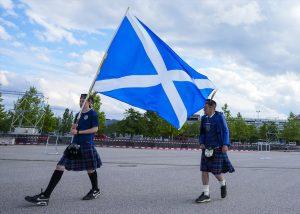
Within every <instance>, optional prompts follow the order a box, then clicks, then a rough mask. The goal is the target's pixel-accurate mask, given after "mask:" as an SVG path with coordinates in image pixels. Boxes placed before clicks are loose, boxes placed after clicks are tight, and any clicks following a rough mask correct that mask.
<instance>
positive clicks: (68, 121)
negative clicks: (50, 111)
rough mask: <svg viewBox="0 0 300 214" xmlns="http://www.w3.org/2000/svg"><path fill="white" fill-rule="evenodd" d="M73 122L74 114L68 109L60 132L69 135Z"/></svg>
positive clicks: (62, 120) (64, 114)
mask: <svg viewBox="0 0 300 214" xmlns="http://www.w3.org/2000/svg"><path fill="white" fill-rule="evenodd" d="M73 122H74V116H73V112H72V111H70V109H68V108H66V109H65V111H64V113H63V117H62V119H61V121H60V126H59V132H60V133H62V134H65V133H69V132H70V129H71V125H72V123H73Z"/></svg>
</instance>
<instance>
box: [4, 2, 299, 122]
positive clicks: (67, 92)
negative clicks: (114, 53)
mask: <svg viewBox="0 0 300 214" xmlns="http://www.w3.org/2000/svg"><path fill="white" fill-rule="evenodd" d="M128 6H129V7H130V10H131V13H132V14H134V15H135V16H137V17H138V18H139V19H141V20H142V21H143V22H144V23H145V24H146V25H148V27H150V28H151V29H152V30H153V31H154V32H155V33H156V34H157V35H158V36H160V37H161V38H162V39H163V40H164V41H165V42H166V43H167V44H169V45H170V46H171V48H173V49H174V50H175V51H176V52H177V53H178V54H179V55H180V56H181V57H182V58H183V59H184V60H186V61H187V62H188V63H189V64H190V65H191V66H192V67H194V68H195V69H196V70H198V71H199V72H201V73H203V74H205V75H207V76H208V78H209V79H210V80H212V82H213V83H214V84H215V85H216V87H217V88H218V92H217V94H216V96H215V99H216V101H217V102H218V105H219V107H218V109H220V107H221V106H222V105H224V103H227V104H228V105H229V108H230V110H231V111H232V113H233V114H236V113H237V112H241V114H242V115H243V116H244V117H257V113H256V111H258V110H259V111H260V115H259V116H260V117H264V118H270V117H272V118H286V117H287V115H288V114H289V112H291V111H292V112H294V113H296V114H299V113H300V96H299V95H300V42H299V38H300V28H299V26H300V2H299V1H292V0H289V1H283V0H282V1H274V0H270V1H267V0H264V1H230V0H226V1H221V0H220V1H200V0H197V1H196V0H195V1H194V0H182V1H176V0H170V1H166V0H161V1H160V0H152V1H146V0H140V1H125V0H106V1H99V0H89V1H84V0H82V1H79V0H77V1H75V0H73V1H72V0H70V1H61V0H49V1H47V0H43V1H38V0H36V1H33V0H26V1H25V0H24V1H11V0H0V83H1V89H2V90H16V91H25V90H26V89H28V88H29V86H35V87H36V88H37V89H38V90H39V91H40V92H42V93H44V95H45V96H46V97H48V98H49V99H48V102H49V104H50V105H51V106H53V107H54V108H55V112H56V113H60V111H59V109H64V108H66V107H69V108H71V109H73V110H78V99H79V94H80V93H81V92H83V91H85V92H86V91H87V90H88V88H89V85H90V84H91V81H92V79H93V77H94V75H95V72H96V70H97V66H98V63H99V62H100V60H101V56H102V55H103V52H105V50H106V49H107V45H108V44H109V42H110V39H111V38H112V35H113V33H114V31H115V29H116V28H117V26H118V24H119V23H120V21H121V19H122V17H123V15H124V13H125V11H126V8H127V7H128ZM3 97H4V99H5V100H4V102H5V104H6V107H7V108H11V107H12V103H13V100H15V99H16V98H17V97H12V96H10V97H8V96H3ZM101 99H102V102H103V106H102V109H103V111H104V112H105V113H106V117H107V118H114V119H120V118H122V117H123V112H124V111H125V109H127V108H129V106H128V105H126V104H124V103H121V102H119V101H115V100H113V99H111V98H108V97H105V96H103V95H101Z"/></svg>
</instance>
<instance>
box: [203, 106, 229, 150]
mask: <svg viewBox="0 0 300 214" xmlns="http://www.w3.org/2000/svg"><path fill="white" fill-rule="evenodd" d="M199 143H200V144H204V145H205V147H206V148H208V147H211V148H216V147H221V146H223V145H227V146H230V140H229V130H228V127H227V123H226V120H225V117H224V115H223V113H221V112H218V111H216V112H215V114H214V115H213V116H212V117H208V116H207V115H204V116H202V117H201V125H200V136H199Z"/></svg>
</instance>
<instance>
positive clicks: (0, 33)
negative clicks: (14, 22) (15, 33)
mask: <svg viewBox="0 0 300 214" xmlns="http://www.w3.org/2000/svg"><path fill="white" fill-rule="evenodd" d="M11 38H12V37H11V36H10V35H9V34H8V33H7V32H6V30H5V28H4V27H2V26H1V25H0V39H3V40H10V39H11Z"/></svg>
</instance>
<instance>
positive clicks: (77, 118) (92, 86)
mask: <svg viewBox="0 0 300 214" xmlns="http://www.w3.org/2000/svg"><path fill="white" fill-rule="evenodd" d="M128 10H129V7H128V8H127V9H126V12H125V14H124V16H123V18H122V20H123V19H124V18H125V16H126V15H127V13H128ZM122 20H121V22H120V24H119V26H118V27H117V29H116V31H115V32H114V35H113V37H112V39H111V41H110V43H109V45H108V47H107V49H106V51H105V53H104V55H103V57H102V60H101V62H100V64H99V66H98V69H97V72H96V75H95V77H94V80H93V82H92V84H91V86H90V88H89V91H88V94H87V96H86V98H85V99H84V102H83V104H82V107H81V109H80V111H79V114H78V115H77V117H76V120H75V121H76V124H78V122H79V119H80V117H81V114H82V110H83V107H84V105H85V103H86V101H87V100H88V98H89V96H90V94H91V92H92V90H93V88H94V85H95V82H96V79H97V77H98V75H99V73H100V70H101V68H102V65H103V63H104V61H105V59H106V57H107V52H108V50H109V47H110V45H111V43H112V41H113V40H114V38H115V36H116V34H117V32H118V30H119V28H120V26H121V23H122Z"/></svg>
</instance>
